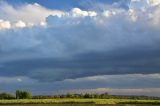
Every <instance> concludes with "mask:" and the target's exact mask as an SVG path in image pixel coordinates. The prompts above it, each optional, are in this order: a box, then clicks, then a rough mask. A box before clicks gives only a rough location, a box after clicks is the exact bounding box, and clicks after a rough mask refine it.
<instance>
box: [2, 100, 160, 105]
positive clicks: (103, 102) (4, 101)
mask: <svg viewBox="0 0 160 106" xmlns="http://www.w3.org/2000/svg"><path fill="white" fill-rule="evenodd" d="M52 103H53V104H54V103H93V104H159V105H160V100H130V99H19V100H0V105H2V104H3V105H4V104H52Z"/></svg>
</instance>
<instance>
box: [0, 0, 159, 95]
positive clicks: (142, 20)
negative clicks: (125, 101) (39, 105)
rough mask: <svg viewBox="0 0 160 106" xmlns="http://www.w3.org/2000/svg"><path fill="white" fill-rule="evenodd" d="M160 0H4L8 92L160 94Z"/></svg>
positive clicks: (0, 80) (2, 45)
mask: <svg viewBox="0 0 160 106" xmlns="http://www.w3.org/2000/svg"><path fill="white" fill-rule="evenodd" d="M159 34H160V1H159V0H45V1H44V0H14V1H13V0H0V85H1V86H0V92H12V93H14V92H15V90H17V89H22V90H29V91H30V92H31V93H32V94H33V95H50V94H61V93H67V92H78V93H80V92H100V93H101V92H109V94H116V95H146V96H160V84H159V81H160V47H159V44H160V35H159Z"/></svg>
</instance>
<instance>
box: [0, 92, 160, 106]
mask: <svg viewBox="0 0 160 106" xmlns="http://www.w3.org/2000/svg"><path fill="white" fill-rule="evenodd" d="M51 103H53V104H55V103H90V104H156V105H160V98H158V97H147V96H116V95H114V96H113V95H109V94H108V93H107V92H106V93H103V94H72V93H68V94H66V95H55V96H31V94H30V92H28V91H21V90H17V91H16V93H15V96H14V95H12V94H9V93H1V94H0V105H2V104H51Z"/></svg>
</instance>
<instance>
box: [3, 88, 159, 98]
mask: <svg viewBox="0 0 160 106" xmlns="http://www.w3.org/2000/svg"><path fill="white" fill-rule="evenodd" d="M54 98H55V99H56V98H96V99H138V100H139V99H144V100H147V99H148V100H160V97H148V96H122V95H109V94H108V92H105V93H102V94H98V93H85V94H75V93H67V94H65V95H51V96H50V95H49V96H44V95H40V96H31V93H30V92H29V91H22V90H17V91H16V93H15V95H12V94H10V93H0V99H54Z"/></svg>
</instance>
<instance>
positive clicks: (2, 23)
mask: <svg viewBox="0 0 160 106" xmlns="http://www.w3.org/2000/svg"><path fill="white" fill-rule="evenodd" d="M10 28H11V24H10V22H9V21H5V20H0V29H10Z"/></svg>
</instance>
